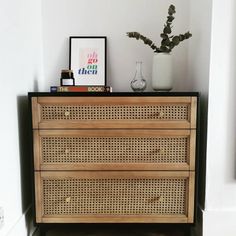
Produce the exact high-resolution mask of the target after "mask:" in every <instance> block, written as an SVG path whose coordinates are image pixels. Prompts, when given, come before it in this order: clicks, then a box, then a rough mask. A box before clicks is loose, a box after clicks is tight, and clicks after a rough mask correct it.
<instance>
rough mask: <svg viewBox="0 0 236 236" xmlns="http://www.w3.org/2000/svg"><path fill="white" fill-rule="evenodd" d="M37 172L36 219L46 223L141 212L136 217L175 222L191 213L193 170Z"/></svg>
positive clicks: (186, 217)
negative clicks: (190, 199) (58, 173)
mask: <svg viewBox="0 0 236 236" xmlns="http://www.w3.org/2000/svg"><path fill="white" fill-rule="evenodd" d="M36 176H37V177H36V183H37V185H38V186H39V190H38V191H39V192H37V197H38V199H37V200H38V201H40V202H41V211H40V215H38V217H37V218H38V220H40V219H41V221H42V222H47V220H50V218H53V219H54V222H57V220H59V221H60V220H61V219H62V218H64V219H65V220H66V219H67V220H68V219H69V218H72V217H73V218H74V219H73V220H74V221H76V220H78V219H79V221H83V220H84V221H86V222H90V219H89V218H90V217H92V218H93V217H95V216H96V217H98V218H99V217H109V218H110V220H111V221H112V219H113V220H116V222H119V220H118V218H120V217H124V216H129V219H130V217H131V216H132V217H134V219H135V218H136V217H137V219H136V220H137V222H138V221H139V217H142V218H145V217H146V220H147V221H148V220H150V222H159V221H160V222H163V219H162V220H161V218H162V217H163V218H165V219H168V218H169V219H171V221H172V222H178V221H182V222H184V221H185V222H187V221H188V218H189V219H190V218H192V215H191V212H190V211H189V207H190V206H189V201H188V199H189V196H190V195H191V194H192V193H191V191H192V190H191V187H190V182H192V181H193V178H194V177H193V176H192V175H189V172H180V173H179V172H142V171H139V172H123V173H120V172H109V173H107V172H101V171H100V172H96V171H95V172H93V173H90V172H87V171H85V172H80V171H77V172H61V173H60V176H58V175H55V172H41V174H40V172H39V173H38V174H37V175H36ZM191 204H192V203H191ZM117 217H118V218H117ZM150 217H152V219H150ZM117 220H118V221H117ZM126 220H127V219H126ZM123 221H125V218H124V219H123ZM121 222H122V220H121Z"/></svg>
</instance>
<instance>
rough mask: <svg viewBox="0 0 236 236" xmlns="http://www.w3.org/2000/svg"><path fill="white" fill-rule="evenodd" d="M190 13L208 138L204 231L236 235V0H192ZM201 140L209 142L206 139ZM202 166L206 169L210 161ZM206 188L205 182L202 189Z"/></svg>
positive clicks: (194, 71)
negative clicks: (194, 35)
mask: <svg viewBox="0 0 236 236" xmlns="http://www.w3.org/2000/svg"><path fill="white" fill-rule="evenodd" d="M211 5H212V10H211ZM190 15H191V22H190V24H191V28H192V29H193V33H195V34H196V36H197V37H196V38H193V40H192V41H191V42H190V49H189V50H190V51H189V52H190V60H189V63H190V64H189V68H190V69H189V75H190V77H189V79H190V83H189V85H190V86H191V87H192V88H193V89H197V90H199V91H201V92H202V98H203V102H202V104H201V105H203V108H202V109H201V111H202V112H201V118H203V121H202V122H201V123H202V128H203V129H201V131H203V134H204V136H205V137H207V140H206V142H207V153H206V195H205V207H204V204H203V203H204V202H203V201H202V202H201V203H202V205H201V207H202V214H203V218H202V219H203V222H202V224H203V229H202V233H203V236H211V235H214V236H218V235H219V236H221V235H227V236H234V235H236V228H235V219H236V201H235V199H236V170H235V167H236V164H235V163H236V160H235V158H236V156H235V154H236V144H235V138H236V135H235V131H236V125H235V118H236V108H235V101H236V95H235V88H236V82H235V78H236V70H235V61H236V56H235V55H236V46H235V39H236V30H235V29H236V23H235V22H236V17H235V15H236V2H235V1H234V0H230V1H224V4H222V1H220V0H215V1H212V0H208V1H205V0H201V1H194V0H192V1H191V14H190ZM210 22H211V24H210ZM191 44H192V45H191ZM209 62H210V63H209ZM208 77H209V79H208ZM207 100H209V103H207ZM207 107H208V118H207V113H206V112H207V109H206V108H207ZM206 121H207V123H206ZM206 125H207V126H208V130H207V128H206ZM206 131H207V136H206ZM202 138H203V139H205V138H204V137H202ZM201 143H203V145H204V143H205V140H201ZM200 158H204V156H200ZM204 161H205V160H203V161H202V163H204ZM200 167H201V169H200V170H202V169H203V171H202V172H201V173H202V174H204V165H201V166H200ZM203 187H204V185H202V184H201V185H200V189H199V192H201V191H202V189H203ZM202 200H204V199H202Z"/></svg>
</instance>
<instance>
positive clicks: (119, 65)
mask: <svg viewBox="0 0 236 236" xmlns="http://www.w3.org/2000/svg"><path fill="white" fill-rule="evenodd" d="M42 3H43V4H42V12H43V43H44V47H43V49H44V68H45V78H46V81H47V83H46V85H45V88H44V89H45V90H46V91H48V90H49V87H50V85H59V78H60V71H61V69H63V68H67V67H68V64H69V63H68V61H69V59H68V55H69V49H68V48H69V42H68V38H69V36H80V35H82V36H83V35H84V36H90V35H105V36H107V37H108V63H107V67H108V84H109V85H110V86H112V87H113V90H114V91H131V89H130V81H131V79H132V78H133V77H134V73H135V62H136V61H137V60H141V61H143V75H144V77H145V78H146V79H147V80H148V90H151V85H150V79H151V64H152V55H153V53H152V50H151V49H149V48H148V47H147V46H145V45H144V44H143V43H142V42H141V41H136V40H134V39H130V38H128V37H127V36H126V32H128V31H138V32H140V33H142V34H144V35H146V36H148V37H150V38H151V39H153V40H154V41H156V42H158V41H159V39H160V37H159V35H160V33H161V32H162V29H163V25H164V22H165V21H166V16H167V12H168V7H169V5H170V4H172V3H173V4H175V6H176V10H177V13H176V19H175V21H174V29H173V32H174V33H176V34H179V33H184V32H186V31H188V30H189V28H188V27H189V23H188V22H189V1H188V0H175V1H174V2H173V1H171V0H148V1H147V0H128V1H127V0H119V1H117V0H99V1H98V0H91V1H87V0H80V1H78V0H57V1H54V0H42ZM173 54H174V57H175V68H174V73H175V82H176V84H175V89H180V90H181V89H182V90H183V87H184V86H183V85H185V80H186V77H187V71H186V68H187V67H186V64H187V42H183V44H182V45H180V46H178V47H177V48H175V50H174V51H173ZM182 82H183V83H182Z"/></svg>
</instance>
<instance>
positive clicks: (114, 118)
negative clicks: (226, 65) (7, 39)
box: [31, 93, 197, 223]
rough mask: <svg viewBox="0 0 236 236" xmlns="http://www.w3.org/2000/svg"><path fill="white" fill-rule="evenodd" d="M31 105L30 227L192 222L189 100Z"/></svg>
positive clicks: (65, 100)
mask: <svg viewBox="0 0 236 236" xmlns="http://www.w3.org/2000/svg"><path fill="white" fill-rule="evenodd" d="M170 94H171V93H170ZM31 104H32V124H33V149H34V173H35V208H36V222H38V223H66V222H67V223H122V222H123V223H193V222H194V202H195V201H194V193H195V161H196V160H195V159H196V158H195V155H196V154H195V149H196V116H197V96H196V95H194V96H191V95H187V96H183V95H180V96H177V95H174V96H169V94H168V95H167V96H166V95H165V96H156V95H155V96H154V95H152V96H146V95H145V96H144V95H142V96H141V95H136V94H135V93H132V94H130V96H129V95H125V96H119V94H118V95H112V94H111V95H109V96H107V95H102V94H101V96H100V95H99V96H95V95H90V94H89V95H88V94H87V95H74V94H73V95H72V94H71V95H70V96H67V94H64V95H63V96H59V95H58V94H57V95H53V94H49V95H48V96H45V95H43V96H32V97H31Z"/></svg>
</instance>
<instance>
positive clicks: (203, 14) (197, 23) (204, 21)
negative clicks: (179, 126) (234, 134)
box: [187, 0, 212, 208]
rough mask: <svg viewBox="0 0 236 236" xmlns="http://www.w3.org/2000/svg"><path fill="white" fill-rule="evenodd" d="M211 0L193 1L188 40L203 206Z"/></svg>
mask: <svg viewBox="0 0 236 236" xmlns="http://www.w3.org/2000/svg"><path fill="white" fill-rule="evenodd" d="M211 12H212V0H198V1H195V0H191V1H190V28H191V30H192V33H193V38H192V40H190V41H189V50H188V51H189V58H188V59H189V60H188V79H187V83H188V87H189V90H190V91H198V92H200V115H201V119H200V129H201V133H200V153H199V166H200V167H199V171H200V174H199V196H198V199H199V201H200V204H201V208H204V200H205V199H204V198H205V191H204V188H205V184H204V183H205V163H206V153H205V150H206V134H207V113H208V91H209V73H210V48H211Z"/></svg>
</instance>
